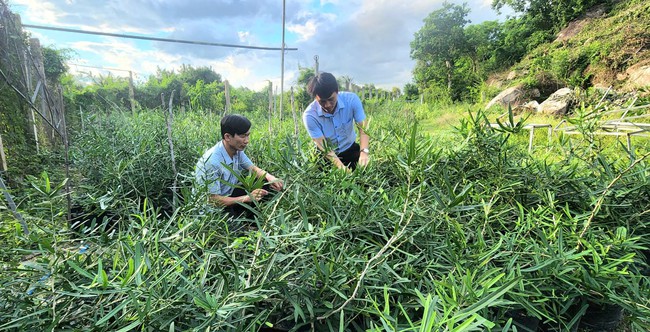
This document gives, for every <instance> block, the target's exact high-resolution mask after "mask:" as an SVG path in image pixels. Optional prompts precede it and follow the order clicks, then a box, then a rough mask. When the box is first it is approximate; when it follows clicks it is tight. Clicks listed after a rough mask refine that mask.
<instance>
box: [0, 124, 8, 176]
mask: <svg viewBox="0 0 650 332" xmlns="http://www.w3.org/2000/svg"><path fill="white" fill-rule="evenodd" d="M0 171H2V172H6V171H7V157H5V147H4V145H3V144H2V133H0Z"/></svg>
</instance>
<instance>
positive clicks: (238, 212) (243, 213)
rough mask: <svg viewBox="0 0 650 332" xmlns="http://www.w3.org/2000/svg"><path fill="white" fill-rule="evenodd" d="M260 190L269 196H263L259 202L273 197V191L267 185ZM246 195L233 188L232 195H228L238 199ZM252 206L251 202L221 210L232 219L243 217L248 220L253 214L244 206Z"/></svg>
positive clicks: (241, 190) (242, 190)
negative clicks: (266, 192)
mask: <svg viewBox="0 0 650 332" xmlns="http://www.w3.org/2000/svg"><path fill="white" fill-rule="evenodd" d="M262 189H264V190H266V191H268V192H269V194H268V195H266V196H264V197H263V198H262V200H261V201H266V200H268V199H269V198H270V197H271V195H273V193H274V191H273V190H272V189H271V186H270V185H268V184H265V185H264V186H262ZM246 195H248V193H247V192H246V190H244V189H242V188H235V189H234V190H233V191H232V194H230V197H239V196H246ZM254 204H255V203H252V202H250V203H237V204H233V205H231V206H226V207H224V208H223V210H224V211H225V212H227V213H228V214H229V215H231V216H232V217H234V218H239V217H245V218H248V219H253V217H254V216H255V214H254V213H253V212H252V211H251V210H249V209H248V208H246V206H248V207H253V206H254Z"/></svg>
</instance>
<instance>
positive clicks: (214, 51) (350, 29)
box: [12, 0, 496, 89]
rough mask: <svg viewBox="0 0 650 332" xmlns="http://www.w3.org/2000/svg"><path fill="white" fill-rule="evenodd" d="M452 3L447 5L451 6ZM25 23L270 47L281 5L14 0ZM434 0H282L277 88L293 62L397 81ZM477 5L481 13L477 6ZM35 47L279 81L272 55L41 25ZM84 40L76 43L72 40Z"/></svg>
mask: <svg viewBox="0 0 650 332" xmlns="http://www.w3.org/2000/svg"><path fill="white" fill-rule="evenodd" d="M488 1H489V0H468V7H469V8H472V9H473V10H474V11H476V13H474V12H470V15H469V17H470V19H472V21H473V22H480V21H482V20H485V19H495V18H496V14H495V13H493V12H491V10H487V9H485V8H486V7H485V6H487V5H488V4H489V3H488ZM455 3H456V2H455ZM13 4H15V5H14V6H12V9H14V8H15V10H18V11H19V12H20V14H21V15H22V18H23V22H25V23H26V24H42V25H51V26H62V27H70V28H75V29H86V30H92V31H105V32H113V33H132V34H139V35H152V36H156V37H162V38H172V39H185V40H195V41H210V42H216V43H227V44H244V45H256V46H268V45H279V44H280V41H281V36H280V32H281V27H282V21H281V17H282V5H281V2H279V1H277V0H254V1H253V0H250V1H231V0H188V1H149V0H111V1H108V2H104V1H100V0H84V1H77V0H13ZM441 4H442V0H410V1H408V2H404V1H396V0H347V1H340V0H320V1H316V2H315V1H311V0H289V1H287V11H286V14H287V17H286V29H287V33H286V44H287V46H288V47H297V48H298V51H287V52H286V57H285V68H286V71H285V85H287V86H289V85H291V83H293V80H295V77H296V76H297V72H298V67H300V66H301V67H307V66H312V65H313V61H314V60H313V57H314V55H319V57H320V68H321V70H326V71H331V72H333V73H334V74H335V75H348V76H351V77H352V78H353V79H354V80H355V82H357V83H360V84H364V83H372V84H375V85H376V86H379V87H382V88H388V89H390V88H391V87H393V86H398V87H402V86H403V85H404V84H405V83H407V82H409V81H410V80H411V70H412V68H413V66H414V62H413V60H411V59H410V42H411V40H412V39H413V34H414V33H415V32H416V31H417V30H419V29H420V27H421V26H422V24H423V23H422V20H423V19H424V18H425V17H426V16H427V15H428V14H429V13H431V12H432V11H433V10H436V9H439V8H440V7H441ZM479 8H480V9H479ZM30 31H33V33H34V35H36V36H39V37H40V38H41V41H42V44H46V43H45V41H47V44H46V45H51V44H54V43H56V44H55V45H54V46H55V47H56V48H68V47H70V48H74V49H76V50H77V52H78V53H79V59H77V60H76V61H77V62H80V61H83V60H87V61H88V63H93V64H95V65H96V66H109V65H110V66H115V67H119V68H124V69H130V70H134V71H135V72H137V73H139V74H140V76H145V77H146V76H148V75H150V74H152V73H154V72H155V70H156V68H158V67H160V68H165V69H176V68H179V67H180V66H181V65H183V64H189V65H192V66H211V67H212V68H213V69H214V70H215V71H216V72H218V73H219V74H221V75H222V77H224V78H225V79H229V80H230V81H231V83H232V84H233V85H234V86H248V87H250V88H262V87H264V86H266V84H267V83H266V81H267V80H271V81H273V82H274V84H279V79H280V54H279V52H278V51H258V50H244V49H233V48H225V47H209V46H197V45H188V44H173V43H163V42H143V41H137V42H136V41H133V40H127V39H115V38H107V37H100V36H88V35H80V34H65V33H61V32H56V33H55V32H51V31H45V30H30ZM79 40H84V41H85V42H76V43H72V41H79Z"/></svg>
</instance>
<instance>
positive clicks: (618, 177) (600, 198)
mask: <svg viewBox="0 0 650 332" xmlns="http://www.w3.org/2000/svg"><path fill="white" fill-rule="evenodd" d="M648 156H650V152H649V153H646V154H644V155H643V157H641V158H639V159H637V160H635V161H634V162H633V163H632V164H630V166H628V167H627V168H626V169H625V170H623V171H622V172H621V173H620V174H619V175H617V176H616V177H615V178H614V179H613V180H612V182H610V183H609V185H608V186H607V188H605V190H603V193H602V194H600V197H599V198H598V201H597V202H596V205H595V206H594V209H593V210H591V214H590V215H589V219H587V221H586V222H585V226H584V227H583V228H582V232H580V238H581V239H582V237H583V236H584V235H585V233H586V232H587V229H588V228H589V225H591V222H592V221H593V219H594V217H595V216H596V213H598V211H600V206H601V205H602V204H603V201H604V200H605V196H606V195H607V192H608V191H609V190H610V189H612V187H613V186H614V184H616V182H618V180H620V179H621V178H622V177H623V175H624V174H625V173H627V172H629V171H630V170H631V169H633V168H634V166H636V164H638V163H640V162H642V161H643V160H644V159H645V158H647V157H648ZM577 248H580V243H578V245H577V246H576V249H577Z"/></svg>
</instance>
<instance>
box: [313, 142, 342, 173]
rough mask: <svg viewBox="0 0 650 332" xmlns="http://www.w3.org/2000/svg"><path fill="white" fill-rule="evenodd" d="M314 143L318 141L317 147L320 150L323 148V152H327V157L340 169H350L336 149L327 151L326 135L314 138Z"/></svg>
mask: <svg viewBox="0 0 650 332" xmlns="http://www.w3.org/2000/svg"><path fill="white" fill-rule="evenodd" d="M313 140H314V143H316V147H318V150H321V151H322V152H325V153H326V154H325V157H326V158H327V159H328V160H329V161H331V162H332V163H333V164H334V166H336V168H338V169H344V170H349V169H348V167H347V166H345V165H344V164H343V162H342V161H341V159H339V157H338V156H337V155H336V152H334V150H331V149H330V150H329V151H325V136H323V137H319V138H314V139H313Z"/></svg>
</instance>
